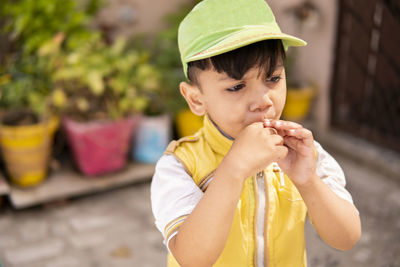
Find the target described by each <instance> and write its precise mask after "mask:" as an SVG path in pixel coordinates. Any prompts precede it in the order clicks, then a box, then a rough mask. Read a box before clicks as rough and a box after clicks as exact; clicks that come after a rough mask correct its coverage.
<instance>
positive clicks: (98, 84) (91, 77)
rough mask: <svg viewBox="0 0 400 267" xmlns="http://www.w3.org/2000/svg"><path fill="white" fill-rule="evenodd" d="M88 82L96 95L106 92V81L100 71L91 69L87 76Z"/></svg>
mask: <svg viewBox="0 0 400 267" xmlns="http://www.w3.org/2000/svg"><path fill="white" fill-rule="evenodd" d="M86 82H87V83H88V85H89V88H90V91H91V92H92V93H93V94H94V95H96V96H99V95H102V94H103V93H104V81H103V77H102V76H101V74H100V73H99V72H96V71H91V72H89V74H88V75H87V77H86Z"/></svg>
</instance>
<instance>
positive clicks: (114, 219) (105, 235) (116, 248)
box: [0, 155, 400, 267]
mask: <svg viewBox="0 0 400 267" xmlns="http://www.w3.org/2000/svg"><path fill="white" fill-rule="evenodd" d="M334 156H335V157H336V159H337V160H338V161H339V163H340V164H341V165H342V167H343V169H344V171H345V173H346V175H347V179H348V189H349V190H350V191H351V193H352V195H353V198H354V201H355V203H356V206H357V207H358V209H359V211H360V214H361V219H362V226H363V235H362V238H361V240H360V242H359V243H358V244H357V246H356V247H355V248H354V249H353V250H351V251H348V252H339V251H336V250H334V249H332V248H330V247H328V246H327V245H325V244H324V243H323V242H322V241H321V240H320V239H319V238H318V236H317V234H316V232H315V230H314V229H313V228H312V227H311V226H310V225H307V226H306V232H307V249H308V258H309V266H310V267H328V266H329V267H358V266H359V267H399V266H400V183H396V182H395V179H388V178H387V177H384V176H382V175H381V174H379V173H376V172H375V171H374V170H371V169H369V168H368V166H365V165H360V164H358V163H355V162H353V161H351V160H349V159H347V158H345V157H343V156H340V155H334ZM398 181H400V180H398ZM149 194H150V191H149V183H141V184H137V185H133V186H129V187H125V188H122V189H117V190H113V191H109V192H106V193H101V194H95V195H91V196H85V197H80V198H77V199H72V200H68V201H66V202H64V203H52V204H49V205H46V206H41V207H36V208H30V209H26V210H21V211H15V210H12V209H11V208H9V207H8V206H5V207H3V208H2V210H1V211H0V259H1V262H2V263H3V265H4V266H6V267H25V266H26V267H27V266H29V267H125V266H126V267H127V266H130V267H132V266H144V267H145V266H149V267H150V266H154V267H156V266H157V267H158V266H165V258H166V250H165V248H164V246H163V244H162V238H161V234H160V233H159V232H158V231H157V229H156V228H155V226H154V224H153V216H152V213H151V208H150V201H149ZM0 266H1V264H0Z"/></svg>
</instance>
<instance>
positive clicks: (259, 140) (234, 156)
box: [221, 122, 288, 179]
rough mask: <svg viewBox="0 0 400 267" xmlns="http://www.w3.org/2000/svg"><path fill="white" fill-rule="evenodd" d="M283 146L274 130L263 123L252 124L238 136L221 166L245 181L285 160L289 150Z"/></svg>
mask: <svg viewBox="0 0 400 267" xmlns="http://www.w3.org/2000/svg"><path fill="white" fill-rule="evenodd" d="M283 144H284V139H283V138H282V137H281V136H280V135H278V134H276V131H275V130H274V129H270V128H265V127H264V125H263V123H262V122H256V123H252V124H250V125H248V126H247V127H246V128H244V129H243V130H242V131H241V132H240V134H239V135H238V136H237V138H236V139H235V141H234V142H233V145H232V147H231V149H230V150H229V152H228V154H227V155H226V156H225V158H224V160H223V162H222V163H221V165H222V166H226V168H228V170H230V172H231V173H232V174H233V175H237V176H239V177H240V178H242V179H245V178H247V177H249V176H251V175H254V174H256V173H257V172H259V171H262V170H263V169H265V168H266V167H267V166H268V165H269V164H271V163H272V162H274V161H278V160H280V159H283V158H285V157H286V155H287V153H288V149H287V147H286V146H284V145H283Z"/></svg>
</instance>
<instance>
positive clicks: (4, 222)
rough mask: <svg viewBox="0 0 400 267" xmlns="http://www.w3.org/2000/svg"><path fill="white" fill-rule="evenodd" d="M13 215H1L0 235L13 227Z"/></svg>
mask: <svg viewBox="0 0 400 267" xmlns="http://www.w3.org/2000/svg"><path fill="white" fill-rule="evenodd" d="M12 221H13V220H12V215H10V214H1V213H0V233H1V232H5V231H7V230H8V228H9V227H10V226H11V225H12Z"/></svg>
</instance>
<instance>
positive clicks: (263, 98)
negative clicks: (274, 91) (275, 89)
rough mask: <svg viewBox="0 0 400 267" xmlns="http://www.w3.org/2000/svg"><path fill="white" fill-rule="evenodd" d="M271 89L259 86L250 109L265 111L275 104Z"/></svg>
mask: <svg viewBox="0 0 400 267" xmlns="http://www.w3.org/2000/svg"><path fill="white" fill-rule="evenodd" d="M270 94H271V91H270V90H268V89H267V88H259V89H258V90H257V92H256V93H255V94H254V96H253V100H252V102H251V104H250V107H249V108H250V111H252V112H263V111H265V110H266V109H268V108H270V107H271V106H272V105H273V102H272V99H271V96H270Z"/></svg>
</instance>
